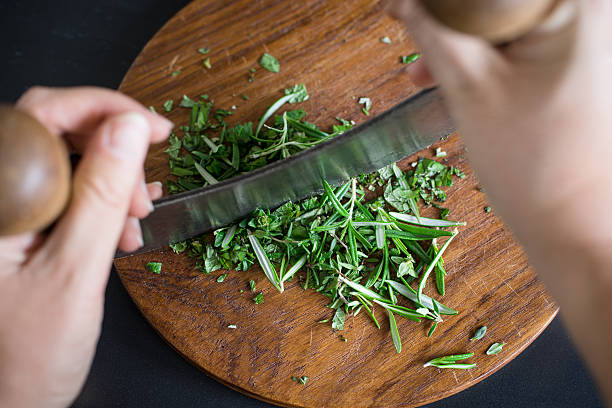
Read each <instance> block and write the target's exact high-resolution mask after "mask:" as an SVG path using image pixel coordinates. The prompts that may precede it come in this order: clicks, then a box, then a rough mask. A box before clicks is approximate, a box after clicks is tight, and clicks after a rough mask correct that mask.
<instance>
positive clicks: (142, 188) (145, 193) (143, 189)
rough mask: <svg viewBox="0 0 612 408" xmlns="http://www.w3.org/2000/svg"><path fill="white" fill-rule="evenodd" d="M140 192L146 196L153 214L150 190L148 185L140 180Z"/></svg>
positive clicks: (148, 206)
mask: <svg viewBox="0 0 612 408" xmlns="http://www.w3.org/2000/svg"><path fill="white" fill-rule="evenodd" d="M140 190H141V191H142V193H143V194H144V197H145V201H146V204H147V208H148V209H149V212H153V202H151V197H149V190H148V189H147V183H145V181H144V179H141V180H140Z"/></svg>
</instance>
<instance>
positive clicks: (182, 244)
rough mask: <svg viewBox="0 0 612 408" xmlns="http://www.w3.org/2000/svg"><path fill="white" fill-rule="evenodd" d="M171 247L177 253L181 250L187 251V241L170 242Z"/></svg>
mask: <svg viewBox="0 0 612 408" xmlns="http://www.w3.org/2000/svg"><path fill="white" fill-rule="evenodd" d="M170 248H171V249H172V251H174V253H175V254H180V253H181V252H185V250H186V249H187V241H182V242H177V243H176V244H170Z"/></svg>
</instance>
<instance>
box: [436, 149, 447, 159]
mask: <svg viewBox="0 0 612 408" xmlns="http://www.w3.org/2000/svg"><path fill="white" fill-rule="evenodd" d="M436 157H438V158H442V157H446V152H445V151H443V150H442V148H441V147H436Z"/></svg>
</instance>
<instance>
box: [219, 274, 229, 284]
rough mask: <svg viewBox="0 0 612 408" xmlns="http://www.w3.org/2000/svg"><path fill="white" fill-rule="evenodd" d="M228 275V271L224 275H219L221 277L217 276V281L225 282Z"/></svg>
mask: <svg viewBox="0 0 612 408" xmlns="http://www.w3.org/2000/svg"><path fill="white" fill-rule="evenodd" d="M226 276H227V273H224V274H223V275H219V277H218V278H217V282H219V283H221V282H223V281H224V280H225V277H226Z"/></svg>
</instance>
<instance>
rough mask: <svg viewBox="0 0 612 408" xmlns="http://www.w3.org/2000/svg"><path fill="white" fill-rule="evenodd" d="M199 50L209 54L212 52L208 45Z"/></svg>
mask: <svg viewBox="0 0 612 408" xmlns="http://www.w3.org/2000/svg"><path fill="white" fill-rule="evenodd" d="M198 52H199V53H200V54H208V53H209V52H210V48H208V47H203V48H198Z"/></svg>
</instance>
